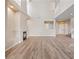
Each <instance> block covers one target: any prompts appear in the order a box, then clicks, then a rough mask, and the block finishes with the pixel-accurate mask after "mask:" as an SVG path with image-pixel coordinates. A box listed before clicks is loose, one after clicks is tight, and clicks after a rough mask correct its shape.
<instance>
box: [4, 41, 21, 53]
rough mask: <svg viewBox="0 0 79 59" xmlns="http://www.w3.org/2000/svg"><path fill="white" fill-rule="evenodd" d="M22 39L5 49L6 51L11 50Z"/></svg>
mask: <svg viewBox="0 0 79 59" xmlns="http://www.w3.org/2000/svg"><path fill="white" fill-rule="evenodd" d="M21 42H22V41H19V42H17V43H15V44H14V45H12V46H10V47H9V48H7V49H5V52H6V51H8V50H10V49H11V48H13V47H15V46H16V45H17V44H19V43H21Z"/></svg>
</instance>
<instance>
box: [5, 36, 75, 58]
mask: <svg viewBox="0 0 79 59" xmlns="http://www.w3.org/2000/svg"><path fill="white" fill-rule="evenodd" d="M73 45H74V44H73V39H71V38H70V37H67V36H64V35H57V36H56V37H52V36H46V37H44V36H33V37H29V38H28V39H27V40H25V41H24V42H22V43H20V44H18V45H17V46H15V47H14V48H12V49H10V50H9V51H8V52H9V53H8V52H6V53H8V54H7V55H6V59H73V58H74V52H73V50H74V48H73V47H74V46H73Z"/></svg>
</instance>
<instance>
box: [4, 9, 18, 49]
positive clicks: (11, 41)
mask: <svg viewBox="0 0 79 59" xmlns="http://www.w3.org/2000/svg"><path fill="white" fill-rule="evenodd" d="M6 20H7V21H6V40H5V45H6V49H8V48H10V47H11V46H14V45H15V44H17V40H16V28H17V25H16V19H15V12H13V11H12V10H11V9H10V8H8V10H7V19H6Z"/></svg>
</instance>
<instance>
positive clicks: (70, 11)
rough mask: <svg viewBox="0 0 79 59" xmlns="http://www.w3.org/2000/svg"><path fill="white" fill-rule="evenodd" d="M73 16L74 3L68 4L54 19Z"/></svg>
mask: <svg viewBox="0 0 79 59" xmlns="http://www.w3.org/2000/svg"><path fill="white" fill-rule="evenodd" d="M72 17H74V5H72V6H70V7H69V8H68V9H66V10H65V11H64V12H63V13H62V14H60V15H58V16H57V17H56V18H55V19H57V20H61V19H62V20H65V19H70V18H72Z"/></svg>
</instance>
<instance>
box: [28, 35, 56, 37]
mask: <svg viewBox="0 0 79 59" xmlns="http://www.w3.org/2000/svg"><path fill="white" fill-rule="evenodd" d="M29 36H56V35H28V37H29Z"/></svg>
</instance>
